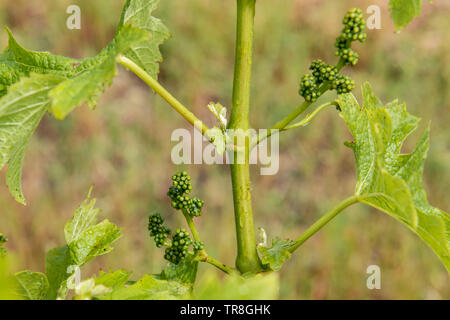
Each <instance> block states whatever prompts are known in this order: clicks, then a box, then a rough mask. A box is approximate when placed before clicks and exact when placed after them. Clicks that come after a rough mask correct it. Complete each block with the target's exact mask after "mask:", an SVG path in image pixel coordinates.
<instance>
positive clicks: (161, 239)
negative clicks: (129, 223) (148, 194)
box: [148, 213, 170, 248]
mask: <svg viewBox="0 0 450 320" xmlns="http://www.w3.org/2000/svg"><path fill="white" fill-rule="evenodd" d="M163 224H164V219H163V218H162V217H161V215H160V214H159V213H155V214H154V215H151V216H150V217H149V218H148V231H150V236H151V237H153V239H154V240H155V244H156V246H157V247H158V248H162V247H163V246H167V245H170V240H169V235H170V229H169V228H167V227H165V226H164V225H163Z"/></svg>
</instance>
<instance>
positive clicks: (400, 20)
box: [389, 0, 433, 31]
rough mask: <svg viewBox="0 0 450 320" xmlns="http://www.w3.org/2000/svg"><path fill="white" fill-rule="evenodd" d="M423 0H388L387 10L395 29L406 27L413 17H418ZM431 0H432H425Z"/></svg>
mask: <svg viewBox="0 0 450 320" xmlns="http://www.w3.org/2000/svg"><path fill="white" fill-rule="evenodd" d="M422 1H424V0H390V1H389V10H390V11H391V18H392V20H393V21H394V24H395V28H396V30H397V31H399V30H401V29H403V28H404V27H406V26H407V25H408V24H409V23H410V22H411V21H412V20H413V19H414V18H418V17H420V13H421V11H422ZM426 1H428V2H433V0H426Z"/></svg>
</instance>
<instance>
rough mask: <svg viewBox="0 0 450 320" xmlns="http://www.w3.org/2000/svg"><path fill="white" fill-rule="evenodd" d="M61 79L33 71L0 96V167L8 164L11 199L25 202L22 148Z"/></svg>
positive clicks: (23, 150)
mask: <svg viewBox="0 0 450 320" xmlns="http://www.w3.org/2000/svg"><path fill="white" fill-rule="evenodd" d="M62 80H63V78H61V77H60V76H57V75H40V74H32V75H31V76H30V77H29V78H23V79H22V80H21V81H20V82H18V83H16V84H14V85H12V86H11V87H10V89H9V93H8V94H7V95H5V96H3V98H1V99H0V169H2V168H3V167H4V166H5V165H6V164H8V171H7V175H6V183H7V185H8V187H9V189H10V191H11V194H12V195H13V196H14V198H15V199H16V200H17V201H18V202H20V203H22V204H25V198H24V196H23V194H22V186H21V176H22V163H23V159H24V155H25V149H26V146H27V145H28V142H29V140H30V138H31V135H32V134H33V132H34V130H35V129H36V127H37V126H38V124H39V122H40V121H41V119H42V117H43V116H44V114H45V113H46V111H47V109H48V108H49V106H50V103H51V102H50V98H49V97H48V93H49V92H50V90H52V89H53V88H54V87H55V86H56V85H58V84H59V83H61V81H62Z"/></svg>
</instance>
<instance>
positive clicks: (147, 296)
mask: <svg viewBox="0 0 450 320" xmlns="http://www.w3.org/2000/svg"><path fill="white" fill-rule="evenodd" d="M190 290H191V289H190V286H186V285H184V284H182V283H180V282H177V281H168V280H161V279H158V278H156V277H155V276H153V275H144V276H143V277H142V278H141V280H139V281H137V282H136V283H134V284H132V285H130V286H127V287H120V288H116V289H113V290H112V291H111V292H110V293H108V294H106V295H103V296H100V297H97V298H99V299H101V300H176V299H183V298H187V297H189V293H190Z"/></svg>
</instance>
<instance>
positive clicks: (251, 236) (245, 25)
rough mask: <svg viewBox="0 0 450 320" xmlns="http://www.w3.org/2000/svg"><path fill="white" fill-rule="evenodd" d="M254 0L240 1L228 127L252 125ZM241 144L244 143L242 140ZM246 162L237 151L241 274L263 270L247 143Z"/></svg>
mask: <svg viewBox="0 0 450 320" xmlns="http://www.w3.org/2000/svg"><path fill="white" fill-rule="evenodd" d="M254 18H255V0H237V28H236V29H237V30H236V56H235V67H234V82H233V102H232V109H231V115H230V123H229V126H228V127H229V129H234V130H237V129H243V130H247V129H248V128H249V120H248V114H249V108H250V81H251V71H252V55H253V29H254ZM241 143H242V142H241ZM244 143H245V145H238V146H237V147H238V148H239V147H244V150H245V151H244V157H245V161H244V163H237V159H238V152H235V153H234V160H235V161H234V164H231V181H232V185H233V201H234V214H235V223H236V236H237V250H238V252H237V258H236V267H237V268H238V270H239V271H240V272H241V273H245V272H258V271H260V270H261V269H262V265H261V261H260V259H259V256H258V253H257V251H256V240H255V227H254V223H253V212H252V199H251V187H250V167H249V150H248V147H249V143H248V140H247V139H246V141H245V142H244Z"/></svg>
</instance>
